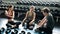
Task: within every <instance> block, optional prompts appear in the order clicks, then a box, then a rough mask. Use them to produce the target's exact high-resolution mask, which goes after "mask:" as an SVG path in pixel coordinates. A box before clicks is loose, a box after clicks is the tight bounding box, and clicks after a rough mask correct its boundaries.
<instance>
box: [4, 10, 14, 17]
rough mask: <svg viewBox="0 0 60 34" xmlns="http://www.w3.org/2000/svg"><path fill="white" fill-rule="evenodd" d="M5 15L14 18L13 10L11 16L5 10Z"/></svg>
mask: <svg viewBox="0 0 60 34" xmlns="http://www.w3.org/2000/svg"><path fill="white" fill-rule="evenodd" d="M5 15H6V16H7V17H11V18H14V15H15V12H14V11H13V15H12V16H11V15H8V12H7V11H5Z"/></svg>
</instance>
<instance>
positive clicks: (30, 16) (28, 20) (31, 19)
mask: <svg viewBox="0 0 60 34" xmlns="http://www.w3.org/2000/svg"><path fill="white" fill-rule="evenodd" d="M34 11H35V6H31V7H30V10H29V11H27V13H26V16H25V18H24V19H23V21H22V22H23V23H25V22H26V23H27V29H29V25H32V24H33V22H34V21H35V17H36V13H35V12H34Z"/></svg>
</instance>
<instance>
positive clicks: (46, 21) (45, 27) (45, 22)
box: [38, 7, 55, 34]
mask: <svg viewBox="0 0 60 34" xmlns="http://www.w3.org/2000/svg"><path fill="white" fill-rule="evenodd" d="M41 12H42V13H43V15H44V18H43V19H42V20H41V21H40V22H39V24H38V27H39V30H40V31H44V34H45V33H46V34H52V30H53V28H54V23H55V22H54V19H53V15H52V14H51V13H50V9H49V8H48V7H45V8H43V9H42V10H41Z"/></svg>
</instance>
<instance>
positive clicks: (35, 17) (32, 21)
mask: <svg viewBox="0 0 60 34" xmlns="http://www.w3.org/2000/svg"><path fill="white" fill-rule="evenodd" d="M35 18H36V13H34V16H33V19H32V21H31V22H30V24H32V23H33V22H34V21H35Z"/></svg>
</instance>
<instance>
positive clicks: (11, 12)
mask: <svg viewBox="0 0 60 34" xmlns="http://www.w3.org/2000/svg"><path fill="white" fill-rule="evenodd" d="M5 15H6V16H7V18H8V23H7V26H8V25H9V26H10V27H12V28H13V27H15V26H16V25H15V24H14V22H13V20H14V16H15V12H14V10H13V6H12V5H9V6H8V9H7V10H5Z"/></svg>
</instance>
